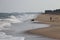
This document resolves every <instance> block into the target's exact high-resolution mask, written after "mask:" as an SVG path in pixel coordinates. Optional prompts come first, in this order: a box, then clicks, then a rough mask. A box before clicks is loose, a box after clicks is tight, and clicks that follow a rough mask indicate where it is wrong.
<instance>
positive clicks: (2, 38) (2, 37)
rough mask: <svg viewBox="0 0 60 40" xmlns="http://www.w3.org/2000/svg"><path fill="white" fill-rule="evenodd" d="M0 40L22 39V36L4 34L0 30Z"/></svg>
mask: <svg viewBox="0 0 60 40" xmlns="http://www.w3.org/2000/svg"><path fill="white" fill-rule="evenodd" d="M0 40H24V37H13V36H12V35H6V34H5V33H4V32H0Z"/></svg>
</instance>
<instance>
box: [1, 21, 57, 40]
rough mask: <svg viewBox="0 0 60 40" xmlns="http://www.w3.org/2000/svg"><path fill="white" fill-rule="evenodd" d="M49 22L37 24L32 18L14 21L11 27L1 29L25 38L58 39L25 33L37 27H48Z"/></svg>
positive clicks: (28, 39) (38, 39) (31, 39)
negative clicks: (21, 21)
mask: <svg viewBox="0 0 60 40" xmlns="http://www.w3.org/2000/svg"><path fill="white" fill-rule="evenodd" d="M48 26H49V25H47V24H36V23H33V22H31V21H30V20H26V21H25V22H23V23H15V24H14V23H13V24H12V25H11V27H10V28H9V29H4V30H0V32H4V33H6V35H12V36H14V37H24V38H25V40H56V39H51V38H47V37H43V36H41V35H40V36H38V35H32V34H26V33H24V32H25V31H27V30H31V29H36V28H44V27H48Z"/></svg>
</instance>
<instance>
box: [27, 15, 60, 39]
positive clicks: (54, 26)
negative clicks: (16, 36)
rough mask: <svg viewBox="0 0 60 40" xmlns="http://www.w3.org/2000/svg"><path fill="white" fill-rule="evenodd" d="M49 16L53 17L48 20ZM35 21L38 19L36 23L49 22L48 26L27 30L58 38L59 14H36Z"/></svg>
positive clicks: (59, 28) (59, 35)
mask: <svg viewBox="0 0 60 40" xmlns="http://www.w3.org/2000/svg"><path fill="white" fill-rule="evenodd" d="M50 17H52V18H53V19H52V21H50V19H49V18H50ZM35 21H38V22H36V23H44V24H49V25H50V27H46V28H38V29H33V30H29V31H27V32H29V33H31V34H36V35H43V36H46V37H49V38H54V39H59V40H60V15H50V14H42V15H38V16H37V18H36V19H35Z"/></svg>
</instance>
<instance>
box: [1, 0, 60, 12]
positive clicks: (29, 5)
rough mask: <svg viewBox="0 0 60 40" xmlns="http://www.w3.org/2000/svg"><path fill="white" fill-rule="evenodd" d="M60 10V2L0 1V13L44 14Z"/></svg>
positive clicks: (33, 0)
mask: <svg viewBox="0 0 60 40" xmlns="http://www.w3.org/2000/svg"><path fill="white" fill-rule="evenodd" d="M54 9H60V0H0V12H43V11H45V10H54Z"/></svg>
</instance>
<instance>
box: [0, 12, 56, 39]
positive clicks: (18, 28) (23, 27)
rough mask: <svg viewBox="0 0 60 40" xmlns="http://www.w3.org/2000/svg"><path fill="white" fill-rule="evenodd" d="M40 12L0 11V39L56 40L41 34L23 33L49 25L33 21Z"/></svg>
mask: <svg viewBox="0 0 60 40" xmlns="http://www.w3.org/2000/svg"><path fill="white" fill-rule="evenodd" d="M37 15H40V13H0V40H56V39H52V38H48V37H44V36H42V35H39V36H38V35H33V34H27V33H25V32H26V31H28V30H32V29H37V28H45V27H49V26H50V25H48V24H41V23H33V22H32V21H31V19H34V18H36V17H37Z"/></svg>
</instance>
